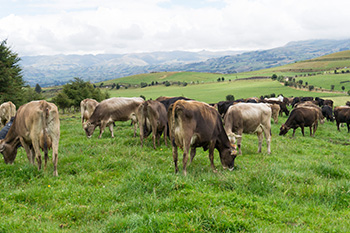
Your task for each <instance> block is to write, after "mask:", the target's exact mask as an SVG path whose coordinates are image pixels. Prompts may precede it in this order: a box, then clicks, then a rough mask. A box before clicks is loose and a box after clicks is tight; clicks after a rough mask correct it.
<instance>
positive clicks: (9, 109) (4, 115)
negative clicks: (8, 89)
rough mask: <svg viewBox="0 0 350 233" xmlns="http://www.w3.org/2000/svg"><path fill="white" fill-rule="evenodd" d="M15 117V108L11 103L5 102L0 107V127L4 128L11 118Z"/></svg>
mask: <svg viewBox="0 0 350 233" xmlns="http://www.w3.org/2000/svg"><path fill="white" fill-rule="evenodd" d="M15 115H16V106H15V105H14V104H13V103H12V102H11V101H8V102H5V103H3V104H1V105H0V127H3V126H5V124H6V123H7V122H9V121H10V119H11V117H14V116H15Z"/></svg>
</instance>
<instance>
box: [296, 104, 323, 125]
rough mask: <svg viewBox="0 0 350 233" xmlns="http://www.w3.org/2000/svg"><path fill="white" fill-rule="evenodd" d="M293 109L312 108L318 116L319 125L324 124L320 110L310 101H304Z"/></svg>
mask: <svg viewBox="0 0 350 233" xmlns="http://www.w3.org/2000/svg"><path fill="white" fill-rule="evenodd" d="M294 107H295V108H301V107H302V108H313V109H315V110H316V111H317V114H318V120H319V121H320V123H321V124H323V123H324V116H323V114H322V109H321V108H320V107H318V106H317V105H316V104H314V103H313V102H312V101H305V102H299V103H297V104H296V105H295V106H294Z"/></svg>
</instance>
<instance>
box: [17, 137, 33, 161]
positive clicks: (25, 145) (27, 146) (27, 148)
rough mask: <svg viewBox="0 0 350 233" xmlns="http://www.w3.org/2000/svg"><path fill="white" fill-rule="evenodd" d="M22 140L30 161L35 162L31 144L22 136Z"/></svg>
mask: <svg viewBox="0 0 350 233" xmlns="http://www.w3.org/2000/svg"><path fill="white" fill-rule="evenodd" d="M20 141H21V144H22V146H23V148H24V150H25V151H26V154H27V158H28V161H29V163H31V164H34V160H33V158H34V156H33V155H32V150H31V149H30V146H29V145H28V144H27V143H25V142H24V141H23V139H22V138H20Z"/></svg>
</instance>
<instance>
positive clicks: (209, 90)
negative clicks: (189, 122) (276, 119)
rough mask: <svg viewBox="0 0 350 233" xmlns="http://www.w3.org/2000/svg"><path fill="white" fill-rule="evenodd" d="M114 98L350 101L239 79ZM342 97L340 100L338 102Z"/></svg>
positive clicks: (115, 94)
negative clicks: (307, 98)
mask: <svg viewBox="0 0 350 233" xmlns="http://www.w3.org/2000/svg"><path fill="white" fill-rule="evenodd" d="M109 93H110V95H111V96H112V97H123V96H124V97H133V96H140V95H143V96H145V97H146V99H151V98H152V99H156V98H157V97H159V96H185V97H188V98H192V99H196V100H199V101H204V102H207V103H215V102H218V101H221V100H225V98H226V96H227V95H234V97H235V99H239V98H247V97H253V96H256V97H260V96H261V95H263V96H264V95H269V94H272V93H274V94H275V95H276V96H277V95H278V94H283V95H284V96H286V97H291V96H312V97H317V96H318V97H322V98H328V99H334V101H335V104H336V105H344V104H345V102H346V101H345V102H343V100H347V101H348V100H350V96H348V95H347V94H339V93H327V92H310V91H304V90H300V89H293V88H290V87H287V86H284V85H281V83H279V82H277V81H272V80H270V79H267V80H249V81H247V80H240V81H231V82H230V81H224V82H214V83H204V84H201V83H200V84H191V85H187V86H185V87H184V86H181V85H180V86H178V85H172V86H169V87H165V86H164V85H158V86H150V87H145V88H128V89H119V90H115V89H114V90H111V91H109ZM338 100H339V102H338Z"/></svg>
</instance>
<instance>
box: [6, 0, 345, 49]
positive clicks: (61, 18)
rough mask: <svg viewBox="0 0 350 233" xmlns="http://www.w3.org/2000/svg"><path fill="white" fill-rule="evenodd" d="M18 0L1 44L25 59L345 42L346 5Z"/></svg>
mask: <svg viewBox="0 0 350 233" xmlns="http://www.w3.org/2000/svg"><path fill="white" fill-rule="evenodd" d="M332 6H336V7H334V8H330V7H329V1H323V0H318V1H316V0H308V1H303V2H300V1H294V0H284V1H280V0H203V1H182V0H181V1H175V0H136V1H129V0H118V1H112V0H52V1H44V0H31V1H26V0H17V1H8V3H6V6H5V7H4V8H3V9H5V10H1V9H0V40H3V39H6V38H7V39H8V43H9V44H11V45H12V47H13V48H14V49H15V50H16V52H18V53H19V54H20V55H36V54H61V53H63V54H88V53H132V52H148V51H159V50H167V51H169V50H192V51H193V50H202V49H206V50H241V49H267V48H272V47H277V46H282V45H284V44H286V43H288V42H289V41H295V40H307V39H344V38H348V37H349V29H348V26H347V23H348V22H349V21H350V14H348V12H347V9H349V7H350V2H348V1H345V0H333V1H332Z"/></svg>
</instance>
